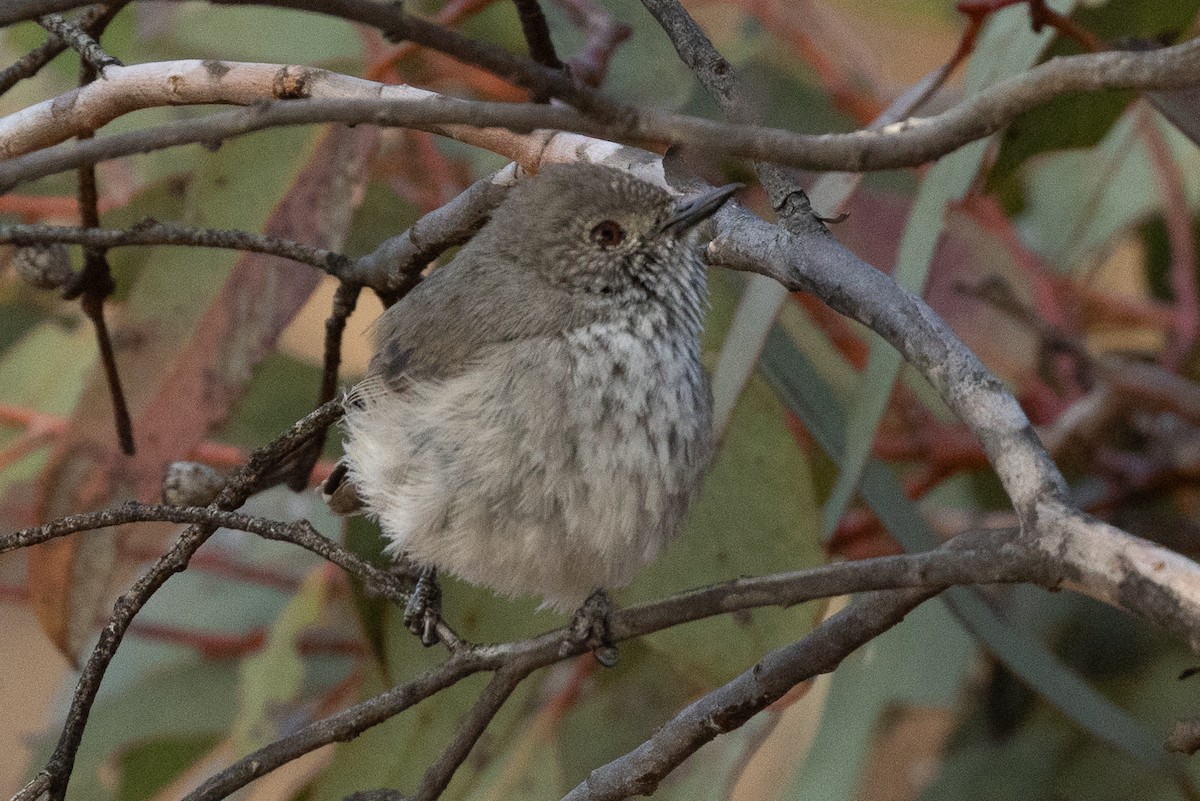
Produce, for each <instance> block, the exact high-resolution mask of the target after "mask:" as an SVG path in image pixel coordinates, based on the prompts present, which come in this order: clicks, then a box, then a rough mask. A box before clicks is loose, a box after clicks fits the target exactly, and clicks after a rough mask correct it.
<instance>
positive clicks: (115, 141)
mask: <svg viewBox="0 0 1200 801" xmlns="http://www.w3.org/2000/svg"><path fill="white" fill-rule="evenodd" d="M181 64H185V65H187V67H188V69H189V70H191V71H195V70H196V69H197V66H196V65H198V64H201V63H200V62H181ZM151 66H154V65H141V67H125V68H119V67H113V68H110V70H109V72H111V73H115V74H119V75H120V76H123V75H127V74H129V75H133V74H134V73H128V72H122V70H125V71H133V70H139V69H140V70H142V73H139V74H140V76H141V79H142V80H144V79H145V78H146V77H148V76H147V75H146V74H145V73H146V72H147V71H149V69H150V67H151ZM163 66H164V65H157V66H156V67H155V68H156V69H157V71H158V72H159V74H160V75H159V77H161V73H162V67H163ZM236 66H239V67H241V68H245V69H246V70H251V69H257V70H262V69H270V67H269V66H268V65H236ZM225 67H226V65H225V64H224V63H218V64H216V65H215V67H214V68H215V69H216V70H217V71H220V70H221V69H225ZM274 69H275V70H276V72H278V71H279V70H281V69H282V70H286V69H290V68H279V67H276V68H274ZM297 69H303V68H297ZM305 74H306V75H309V76H312V77H313V78H314V81H315V83H314V86H316V85H321V84H322V83H323V82H324V81H331V82H333V83H335V84H337V85H338V86H345V85H348V83H351V82H356V79H350V78H347V77H346V76H335V75H331V74H330V73H322V72H320V71H312V70H305ZM135 77H136V76H135ZM117 79H118V78H117V77H114V78H113V80H117ZM104 83H108V82H107V81H106V82H104ZM136 83H137V82H136V81H134V82H133V83H131V84H129V85H127V86H125V87H122V91H121V92H119V93H118V94H117V95H116V96H115V97H114V98H110V99H109V100H104V101H102V100H100V99H97V100H96V102H95V103H90V101H89V102H87V103H84V106H85V108H87V109H88V113H87V114H82V113H81V114H80V116H79V118H78V119H77V120H76V121H75V123H74V125H75V126H78V125H81V124H83V125H85V126H94V125H95V124H96V123H97V121H98V120H101V119H104V118H105V117H107V119H111V118H112V117H113V116H116V115H117V114H119V113H123V112H124V111H127V110H129V109H130V108H132V107H138V108H140V107H144V106H145V105H160V104H163V103H165V102H166V101H164V100H162V99H161V98H160V99H152V100H150V101H138V100H135V99H134V98H135V97H136V95H135V94H134V93H133V92H132V88H133V86H134V85H136ZM1196 83H1200V39H1196V40H1192V41H1190V42H1187V43H1185V44H1182V45H1177V46H1175V47H1171V48H1164V49H1162V50H1157V51H1152V52H1148V53H1124V52H1122V53H1100V54H1089V55H1081V56H1071V57H1069V58H1059V59H1054V60H1052V61H1050V62H1047V63H1046V64H1043V65H1041V66H1039V67H1036V68H1035V69H1033V70H1030V71H1029V72H1028V73H1025V74H1024V75H1021V76H1017V77H1014V78H1010V79H1008V80H1006V81H1002V82H1000V83H998V84H995V85H993V86H992V87H990V88H989V89H988V90H986V91H984V92H981V93H980V94H978V95H975V96H973V97H972V98H971V99H969V100H967V101H964V102H963V103H962V104H960V105H959V106H957V107H955V108H953V109H951V110H950V111H947V112H945V113H944V114H940V115H938V116H936V117H931V118H929V119H924V120H909V121H908V122H906V123H902V124H898V125H893V126H889V127H887V128H884V129H881V130H864V131H858V132H856V133H851V134H828V135H820V136H806V135H801V134H794V133H790V132H788V131H782V130H779V129H774V128H764V127H759V126H748V125H733V124H727V123H720V122H713V121H710V120H703V119H699V118H695V117H687V116H682V115H672V114H662V113H658V112H654V111H648V110H647V111H640V112H636V113H635V112H631V113H630V114H628V115H625V116H623V117H621V118H619V119H618V120H617V121H615V122H603V121H599V120H596V119H593V118H590V117H587V116H585V115H583V114H581V113H579V112H577V111H574V110H572V109H569V108H561V107H547V106H544V105H539V104H517V103H485V102H471V101H464V100H453V99H450V98H445V97H441V96H438V95H435V94H433V93H425V92H422V91H421V90H417V89H412V88H410V87H403V88H397V89H395V90H394V91H393V92H392V95H393V96H397V95H399V96H403V97H406V98H413V99H411V100H403V99H396V100H389V99H382V98H380V99H377V100H367V99H365V98H364V99H362V100H360V101H358V102H354V101H351V100H345V101H316V100H310V101H309V102H307V103H275V104H270V105H267V106H265V107H260V108H256V109H251V110H245V111H241V112H232V113H226V114H218V115H213V116H212V117H208V118H205V119H201V120H188V121H182V122H178V123H173V124H170V125H164V126H162V127H160V128H153V129H149V130H145V131H136V132H132V133H127V134H122V135H119V136H114V137H110V138H106V139H102V140H96V141H95V142H87V143H80V144H77V145H74V146H60V147H56V148H51V149H48V150H46V151H44V152H42V153H38V154H33V155H28V156H24V157H21V158H15V159H10V160H9V161H8V162H6V163H5V164H4V165H3V167H2V168H0V189H2V190H4V191H7V190H8V189H11V188H12V187H13V186H15V185H16V184H18V183H21V182H24V181H28V180H32V179H33V178H38V177H43V176H45V175H51V174H54V173H56V172H61V171H62V170H66V169H71V168H73V167H77V166H79V165H80V164H87V163H92V162H96V161H100V160H104V159H109V158H116V157H119V156H125V155H130V154H133V153H140V152H147V151H150V150H159V149H163V148H166V147H172V146H175V145H180V144H187V143H193V142H218V141H220V140H222V139H225V138H229V137H232V136H237V135H241V134H245V133H249V132H251V131H257V130H262V129H264V128H270V127H276V126H285V125H304V124H311V123H316V122H347V123H374V124H378V125H398V126H410V127H419V128H423V129H433V130H437V131H439V132H442V133H446V134H448V135H455V136H458V135H463V132H462V131H461V128H460V129H454V128H447V126H453V125H458V126H463V125H469V126H474V127H482V128H495V127H501V128H507V129H509V130H511V131H517V132H526V133H527V132H531V131H534V130H537V129H547V128H548V129H555V130H564V131H576V132H579V133H586V134H589V135H596V136H607V137H610V138H615V139H618V140H621V141H627V142H658V143H673V144H689V145H694V146H696V147H701V148H708V149H712V150H717V151H721V152H728V153H733V154H735V155H741V156H746V157H748V158H754V159H759V160H763V161H771V162H775V163H781V164H789V165H792V166H795V167H802V168H806V169H817V170H845V171H852V172H856V171H862V170H877V169H891V168H897V167H909V166H915V165H918V164H922V163H924V162H926V161H929V160H931V159H934V158H937V157H939V156H941V155H944V154H945V153H948V152H950V151H952V150H954V149H956V148H958V147H961V146H962V145H964V144H966V143H968V142H971V141H974V140H976V139H980V138H982V137H985V136H988V135H990V134H992V133H995V132H996V131H998V130H1000V129H1001V128H1003V127H1004V126H1005V125H1007V124H1008V123H1009V122H1010V121H1011V120H1012V119H1013V118H1015V117H1016V116H1017V115H1019V114H1021V113H1022V112H1024V111H1027V110H1028V109H1030V108H1032V107H1033V106H1035V105H1037V104H1039V103H1041V102H1044V101H1046V100H1048V99H1050V98H1051V97H1054V96H1056V95H1059V94H1062V93H1064V92H1069V91H1096V90H1101V89H1112V88H1124V89H1140V90H1152V89H1173V88H1182V87H1186V86H1190V85H1194V84H1196ZM358 84H359V85H358V86H357V88H355V89H353V90H351V91H352V93H353V96H354V97H363V95H364V94H365V93H366V92H367V91H368V87H371V86H378V85H375V84H371V83H370V82H358ZM362 84H366V86H362ZM154 85H156V86H158V85H160V82H159V81H157V80H156V81H155V83H154ZM188 85H191V86H193V89H194V91H193V92H192V93H191V94H190V97H194V98H196V99H194V100H188V101H187V102H210V103H211V102H238V101H236V100H234V99H233V98H232V96H233V95H236V94H237V93H239V92H240V93H241V94H242V99H241V102H254V101H255V100H261V99H262V98H263V97H264V94H263V92H262V88H261V85H260V82H254V83H251V84H237V85H236V86H234V87H233V89H230V87H227V86H225V85H224V83H223V82H220V81H218V82H217V83H216V84H215V87H214V86H209V85H208V84H205V83H203V82H193V83H190V84H188ZM288 85H291V84H288ZM89 88H90V87H89ZM234 90H236V91H234ZM83 91H84V90H80V92H81V93H82V92H83ZM159 91H160V92H161V89H160V90H159ZM313 91H315V89H314V90H312V91H309V90H307V89H306V93H304V94H302V95H301V96H303V97H312V96H313ZM226 92H228V93H229V94H230V95H231V96H230V97H229V98H228V99H222V98H221V97H219V96H217V95H221V94H224V93H226ZM276 94H278V92H277V93H276ZM182 96H183V95H181V97H182ZM202 97H207V98H208V99H207V100H201V99H200V98H202ZM117 99H119V100H121V101H123V102H124V103H125V104H133V105H131V106H122V105H121V104H120V103H114V101H115V100H117ZM50 102H51V104H52V105H50V106H46V105H45V104H39V105H38V106H34V107H31V108H30V109H26V110H25V111H22V112H18V113H17V114H15V115H10V117H8V118H5V119H3V120H0V141H5V142H6V143H8V144H6V149H5V150H4V151H3V152H4V153H5V154H7V155H14V154H16V153H21V152H26V151H28V150H29V149H30V148H31V147H36V146H42V145H44V144H45V143H46V142H47V141H49V140H54V139H61V138H62V137H63V136H66V135H69V134H70V133H71V132H72V131H73V130H74V128H73V127H72V126H71V125H68V124H66V123H70V121H71V119H72V115H71V114H70V113H69V112H66V111H64V109H69V108H71V107H72V105H73V104H75V103H78V102H80V101H79V98H75V97H72V98H71V99H70V102H63V98H60V99H59V100H58V101H50ZM174 102H184V101H182V100H179V99H178V98H177V99H176V100H175V101H174ZM54 104H57V105H54ZM52 110H54V111H55V113H54V114H52V113H51V112H52ZM96 115H99V116H98V117H97V116H96ZM484 133H486V132H484ZM492 136H493V137H495V133H494V132H493V133H492ZM48 137H49V139H48ZM464 138H465V136H464ZM472 139H473V140H474V141H475V143H477V144H484V142H482V141H481V140H480V134H475V135H472ZM543 140H544V137H534V138H533V140H532V141H513V138H512V137H507V138H506V137H497V138H496V139H495V142H494V147H493V148H492V149H495V150H496V152H502V153H504V154H505V155H508V156H510V157H512V158H515V159H517V160H518V161H520V160H521V158H522V156H524V157H525V158H528V157H529V156H530V155H531V153H530V149H531V147H536V143H537V142H541V141H543ZM32 143H37V144H32Z"/></svg>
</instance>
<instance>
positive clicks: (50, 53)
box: [0, 0, 128, 94]
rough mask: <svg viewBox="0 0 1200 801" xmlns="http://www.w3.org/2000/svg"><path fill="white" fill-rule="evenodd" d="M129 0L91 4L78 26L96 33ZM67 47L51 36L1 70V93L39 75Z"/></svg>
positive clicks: (90, 32) (92, 33) (91, 33)
mask: <svg viewBox="0 0 1200 801" xmlns="http://www.w3.org/2000/svg"><path fill="white" fill-rule="evenodd" d="M127 2H128V0H119V2H110V3H100V4H97V5H94V6H91V7H90V8H88V9H87V10H86V11H84V12H83V13H82V14H80V15H79V20H78V23H77V24H78V27H79V28H80V29H81V30H83V31H84V32H86V33H87V34H89V35H95V34H96V33H97V32H98V31H101V30H103V29H104V28H106V27H107V26H108V23H109V22H111V21H112V18H113V17H115V16H116V15H117V13H118V12H119V11H120V10H121V9H122V8H124V7H125V5H126V3H127ZM67 48H68V45H67V43H66V42H64V41H63V40H62V39H60V38H59V37H57V36H51V37H50V38H49V39H48V40H47V41H46V43H45V44H43V45H40V46H39V47H36V48H34V49H33V50H30V51H29V52H28V53H26V54H25V55H24V56H22V57H21V58H19V59H17V61H16V62H14V63H13V64H11V65H9V66H8V67H5V68H4V69H3V70H0V94H4V93H5V92H7V91H8V90H9V89H11V88H13V87H14V86H16V84H17V82H18V81H21V80H23V79H25V78H32V77H33V76H34V75H37V74H38V72H39V71H40V70H41V69H42V67H44V66H46V65H47V64H49V63H50V62H51V61H53V60H54V59H55V57H57V56H58V54H59V53H62V52H63V51H64V50H66V49H67Z"/></svg>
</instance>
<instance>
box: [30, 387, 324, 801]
mask: <svg viewBox="0 0 1200 801" xmlns="http://www.w3.org/2000/svg"><path fill="white" fill-rule="evenodd" d="M341 413H342V408H341V404H340V403H339V402H336V401H335V402H331V403H327V404H326V405H324V406H322V407H321V408H320V409H317V410H316V411H314V412H313V413H312V414H310V415H308V416H307V417H305V418H304V419H303V420H301V421H299V422H298V423H296V425H294V426H292V428H291V429H290V430H289V431H288V432H287V433H286V434H284V435H283V436H282V437H280V438H279V439H277V440H275V441H274V442H272V443H270V444H269V445H266V446H264V447H262V448H259V449H258V450H256V451H255V452H254V453H253V454H252V455H251V457H250V461H249V463H248V464H246V466H245V467H243V468H242V469H240V470H239V471H237V473H235V474H234V476H233V477H232V478H231V479H230V480H229V482H228V483H227V484H226V486H225V489H224V490H222V491H221V494H220V495H219V496H218V497H217V500H216V501H215V502H214V508H216V509H231V508H236V507H238V506H241V505H242V503H244V502H245V500H246V498H247V497H249V495H250V493H251V492H252V490H253V488H254V487H255V486H256V485H257V484H258V482H259V481H260V480H261V478H262V476H263V475H264V474H265V473H266V472H267V471H269V470H270V469H271V468H272V467H273V466H274V465H275V464H277V463H278V462H279V460H281V459H283V458H286V457H287V456H289V455H290V454H292V453H293V452H295V451H296V449H297V448H300V447H302V446H303V445H304V443H305V442H307V441H308V438H309V437H310V436H312V433H313V431H315V430H318V429H319V428H321V427H326V426H328V425H329V424H330V423H331V422H332V421H333V420H335V419H337V417H338V416H340V415H341ZM216 528H217V527H216V526H213V525H211V524H207V523H196V524H192V525H190V526H188V528H187V529H185V530H184V531H183V533H181V534H180V535H179V537H178V538H177V539H176V540H175V542H174V544H173V545H172V546H171V547H170V548H169V549H168V550H167V552H166V553H164V554H163V555H162V556H161V557H160V558H159V559H158V560H157V561H156V562H155V563H154V564H153V565H152V566H151V567H150V568H149V569H148V570H146V571H145V572H144V573H142V574H141V575H140V576H139V577H138V579H137V581H135V582H134V583H133V585H132V586H131V587H130V588H129V589H128V590H127V591H126V592H125V593H123V594H122V595H121V597H120V598H119V599H117V602H116V604H115V605H114V607H113V613H112V616H111V617H110V618H109V620H108V623H107V624H106V625H105V626H104V628H103V629H102V630H101V632H100V640H99V642H98V643H97V644H96V645H95V647H94V648H93V649H92V653H91V654H90V655H89V657H88V660H87V663H86V664H85V665H84V667H83V671H82V673H81V675H80V677H79V683H78V685H77V686H76V688H75V693H74V695H73V696H72V699H71V706H70V709H69V710H68V712H67V718H66V722H65V723H64V724H63V729H62V732H61V733H60V735H59V739H58V743H57V744H56V745H55V748H54V751H53V753H52V754H51V756H50V759H49V761H48V762H47V763H46V767H45V768H44V771H43V772H44V773H45V774H47V775H48V776H49V787H48V789H49V793H50V797H51V799H52V800H53V801H62V799H63V798H64V797H65V795H66V790H67V785H68V784H69V783H70V780H71V772H72V770H73V768H74V765H75V755H76V754H77V752H78V750H79V744H80V742H81V741H82V739H83V732H84V729H85V728H86V726H87V720H88V715H89V713H90V711H91V708H92V704H93V702H94V701H95V700H96V693H97V692H99V690H100V684H101V682H102V681H103V680H104V674H105V671H106V670H107V669H108V666H109V664H110V663H111V662H112V659H113V657H114V656H115V655H116V652H117V648H118V647H119V646H120V644H121V641H122V639H123V638H124V635H125V632H126V631H127V630H128V629H129V624H130V623H132V622H133V619H134V617H135V616H136V615H137V614H138V612H140V611H141V609H142V607H144V606H145V605H146V602H147V601H149V600H150V598H151V597H152V596H153V595H154V594H155V593H156V592H157V591H158V589H159V588H160V587H162V586H163V584H165V583H166V582H167V580H168V579H170V577H171V576H173V575H174V574H175V573H178V572H180V571H182V570H184V569H185V568H186V567H187V564H188V560H190V559H191V557H192V555H193V554H194V553H195V552H196V551H197V550H198V549H199V548H200V546H201V545H203V544H204V543H205V542H206V541H207V540H208V538H209V537H210V536H211V535H212V533H213V532H214V531H216ZM32 786H34V785H32V784H31V785H30V787H32ZM30 787H27V788H26V789H24V790H22V791H21V792H19V793H17V795H16V796H14V801H33V799H34V798H36V797H37V795H39V793H32V792H31V791H30Z"/></svg>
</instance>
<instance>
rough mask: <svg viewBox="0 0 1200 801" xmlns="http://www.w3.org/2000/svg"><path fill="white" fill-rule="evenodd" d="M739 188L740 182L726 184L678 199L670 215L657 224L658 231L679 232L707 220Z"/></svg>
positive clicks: (663, 232)
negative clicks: (683, 199)
mask: <svg viewBox="0 0 1200 801" xmlns="http://www.w3.org/2000/svg"><path fill="white" fill-rule="evenodd" d="M741 188H742V184H726V185H725V186H719V187H717V188H716V189H710V190H708V191H707V192H705V193H704V194H701V195H697V196H696V197H694V198H691V199H690V200H685V201H680V202H679V203H678V204H677V205H676V206H675V211H674V212H672V214H671V216H670V217H668V218H667V219H666V221H665V222H663V224H662V225H660V226H659V228H658V233H660V234H665V233H667V232H668V231H670V232H673V233H676V234H681V233H683V232H684V231H686V230H688V229H689V228H691V227H692V226H693V225H697V224H699V223H701V222H703V221H705V220H707V219H708V218H709V217H711V216H713V215H714V214H716V213H717V209H719V208H721V206H722V205H724V203H725V201H726V200H729V198H731V197H733V193H734V192H736V191H738V190H739V189H741Z"/></svg>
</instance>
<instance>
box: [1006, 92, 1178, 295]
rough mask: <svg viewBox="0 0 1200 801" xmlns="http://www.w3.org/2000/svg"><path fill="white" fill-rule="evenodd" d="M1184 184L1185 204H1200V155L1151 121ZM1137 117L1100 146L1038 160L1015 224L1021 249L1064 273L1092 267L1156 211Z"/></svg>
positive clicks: (1121, 124) (1151, 174)
mask: <svg viewBox="0 0 1200 801" xmlns="http://www.w3.org/2000/svg"><path fill="white" fill-rule="evenodd" d="M1153 124H1156V125H1158V126H1159V128H1160V130H1161V131H1162V133H1163V135H1164V137H1165V138H1166V140H1167V143H1168V145H1169V146H1170V151H1171V156H1172V160H1173V161H1174V162H1175V165H1176V168H1177V169H1178V170H1179V175H1180V177H1181V178H1182V180H1183V182H1184V186H1185V189H1186V193H1187V197H1188V205H1189V207H1191V208H1195V207H1196V206H1197V205H1200V150H1197V148H1196V146H1195V145H1194V144H1193V143H1192V142H1191V141H1190V140H1189V139H1188V138H1187V137H1186V136H1185V135H1184V134H1182V133H1180V132H1179V130H1178V129H1176V128H1175V127H1174V126H1172V125H1169V124H1166V123H1163V122H1161V121H1160V120H1157V119H1155V120H1154V121H1153ZM1137 128H1138V126H1137V120H1136V119H1135V114H1128V115H1126V116H1125V117H1123V118H1122V119H1121V121H1120V122H1118V123H1117V124H1116V125H1115V126H1113V128H1112V130H1111V131H1109V133H1108V136H1106V137H1105V139H1104V141H1103V142H1102V143H1101V144H1100V146H1099V147H1097V148H1095V149H1093V150H1090V151H1086V152H1068V153H1055V154H1052V155H1049V156H1045V157H1043V158H1042V159H1041V160H1040V161H1039V164H1038V168H1037V169H1036V170H1031V171H1030V172H1029V175H1028V183H1027V186H1028V192H1027V200H1028V203H1027V205H1026V207H1025V210H1024V212H1023V213H1022V214H1021V216H1020V218H1019V220H1018V229H1019V230H1020V231H1021V235H1022V237H1023V238H1024V239H1025V242H1026V244H1028V245H1029V246H1030V247H1031V248H1033V249H1034V250H1036V251H1037V252H1038V253H1040V254H1041V255H1042V257H1043V259H1044V261H1045V262H1046V263H1047V264H1049V265H1051V266H1053V267H1055V268H1056V269H1058V270H1060V271H1062V272H1064V273H1069V272H1071V271H1073V270H1075V269H1078V268H1081V267H1088V266H1090V265H1091V264H1092V263H1093V262H1094V260H1095V259H1096V258H1097V257H1098V256H1099V255H1100V254H1102V253H1103V251H1104V249H1106V248H1107V247H1109V246H1110V245H1111V243H1112V242H1113V241H1114V239H1115V238H1116V237H1118V236H1119V235H1120V234H1122V233H1123V232H1124V231H1126V230H1127V229H1128V228H1129V227H1130V226H1132V225H1135V224H1137V223H1138V222H1140V221H1141V220H1143V219H1145V218H1146V217H1148V216H1149V215H1150V214H1152V213H1153V212H1154V210H1155V209H1157V208H1158V207H1159V206H1160V205H1161V193H1160V191H1159V189H1158V186H1157V183H1156V182H1155V178H1154V171H1153V166H1152V165H1151V163H1150V158H1149V155H1148V154H1147V152H1146V148H1145V146H1144V145H1143V143H1142V138H1141V136H1140V135H1139V134H1138V131H1137Z"/></svg>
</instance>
